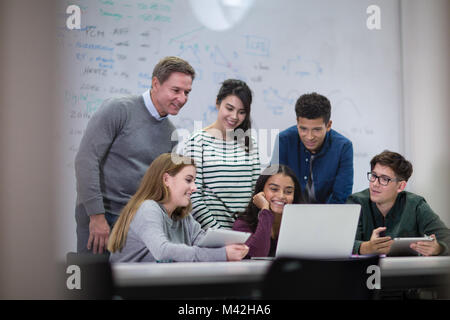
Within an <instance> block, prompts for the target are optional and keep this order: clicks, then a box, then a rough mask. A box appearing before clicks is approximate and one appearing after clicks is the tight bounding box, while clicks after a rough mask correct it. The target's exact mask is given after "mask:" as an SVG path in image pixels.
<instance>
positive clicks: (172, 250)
mask: <svg viewBox="0 0 450 320" xmlns="http://www.w3.org/2000/svg"><path fill="white" fill-rule="evenodd" d="M195 176H196V167H195V163H194V161H193V160H192V159H191V158H188V157H183V156H180V155H176V154H170V153H164V154H162V155H160V156H159V157H158V158H156V159H155V160H154V161H153V162H152V164H151V165H150V167H149V168H148V169H147V172H146V173H145V175H144V177H143V178H142V181H141V184H140V186H139V188H138V190H137V191H136V193H135V194H134V195H133V197H132V198H131V199H130V200H129V202H128V203H127V205H126V206H125V207H124V208H123V210H122V212H121V214H120V217H119V219H118V220H117V223H116V224H115V226H114V228H113V230H112V233H111V236H110V238H109V242H108V250H109V251H110V252H111V256H110V261H111V262H154V261H226V260H229V261H235V260H241V259H242V258H243V257H244V256H245V255H246V254H247V252H248V247H247V246H245V245H228V246H225V247H222V248H201V247H198V246H197V244H198V242H199V241H200V240H201V239H202V238H203V237H204V236H205V231H203V230H202V229H201V227H200V224H199V223H198V222H197V221H195V220H194V219H193V218H192V216H191V215H190V214H189V213H190V210H191V208H192V205H191V200H190V197H191V194H192V193H193V192H194V191H195V190H196V186H195Z"/></svg>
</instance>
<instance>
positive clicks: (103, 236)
mask: <svg viewBox="0 0 450 320" xmlns="http://www.w3.org/2000/svg"><path fill="white" fill-rule="evenodd" d="M89 218H90V220H91V221H90V222H89V240H88V244H87V248H88V250H91V248H92V252H93V253H94V254H97V253H100V254H101V253H103V249H105V251H106V247H107V245H108V238H109V231H110V228H109V225H108V222H107V221H106V219H105V215H104V214H94V215H91V216H89ZM92 245H94V246H93V247H92Z"/></svg>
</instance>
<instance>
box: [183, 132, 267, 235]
mask: <svg viewBox="0 0 450 320" xmlns="http://www.w3.org/2000/svg"><path fill="white" fill-rule="evenodd" d="M251 139H252V143H251V144H250V146H251V147H250V150H249V152H246V151H245V146H244V144H243V142H238V141H236V140H221V139H217V138H215V137H213V136H212V135H210V134H209V133H208V132H206V131H205V130H200V131H197V132H195V133H193V134H192V135H191V136H190V138H189V139H188V141H187V142H186V146H185V150H184V154H185V155H187V156H190V157H191V158H193V159H194V160H195V163H196V165H197V177H196V180H195V183H196V185H197V188H198V190H197V192H195V193H193V194H192V197H191V200H192V208H193V209H192V215H193V217H194V218H195V219H196V220H197V221H198V222H199V223H200V224H201V226H202V228H203V229H208V228H211V227H213V228H231V227H232V226H233V222H234V220H235V213H237V212H242V211H244V209H245V208H246V207H247V205H248V203H249V201H250V200H251V196H252V193H253V190H254V187H255V183H256V180H257V179H258V177H259V174H260V172H261V164H260V160H259V153H258V146H257V143H256V141H255V139H254V138H253V137H252V138H251Z"/></svg>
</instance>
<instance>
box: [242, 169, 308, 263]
mask: <svg viewBox="0 0 450 320" xmlns="http://www.w3.org/2000/svg"><path fill="white" fill-rule="evenodd" d="M302 202H304V200H303V197H302V192H301V190H300V184H299V182H298V180H297V177H296V176H295V173H294V172H293V171H292V170H291V169H290V168H289V167H288V166H285V165H282V164H280V165H272V166H269V167H267V168H266V169H265V170H264V171H263V172H262V173H261V175H260V176H259V178H258V180H257V181H256V186H255V192H254V193H253V198H252V200H251V201H250V202H249V203H248V206H247V208H246V209H245V211H244V212H242V213H240V214H239V215H238V218H237V220H236V221H235V222H234V225H233V230H236V231H244V232H250V233H252V235H251V236H250V238H249V239H248V240H247V242H246V245H248V246H249V252H248V256H247V257H267V256H270V257H273V256H275V251H276V248H277V243H278V235H279V232H280V225H281V219H282V214H283V209H284V206H285V205H286V204H292V203H302Z"/></svg>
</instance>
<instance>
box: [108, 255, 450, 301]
mask: <svg viewBox="0 0 450 320" xmlns="http://www.w3.org/2000/svg"><path fill="white" fill-rule="evenodd" d="M271 263H272V261H267V260H266V261H254V260H246V261H239V262H196V263H183V262H179V263H117V264H113V265H112V270H113V277H114V282H115V286H116V288H117V293H118V294H119V295H121V296H123V297H128V298H139V297H146V298H149V299H152V298H173V299H181V298H201V297H208V298H218V297H258V290H259V288H260V285H261V282H262V280H263V279H264V275H265V274H266V272H267V270H268V268H269V267H270V264H271ZM380 269H381V286H382V289H407V288H419V287H430V286H436V285H442V284H443V283H442V279H443V278H444V279H445V276H446V275H447V276H448V275H450V257H386V258H382V259H381V260H380ZM445 281H448V278H447V279H445ZM447 284H450V282H448V283H447Z"/></svg>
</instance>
